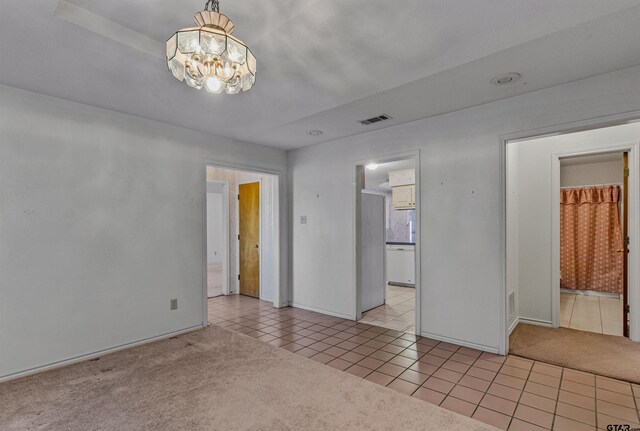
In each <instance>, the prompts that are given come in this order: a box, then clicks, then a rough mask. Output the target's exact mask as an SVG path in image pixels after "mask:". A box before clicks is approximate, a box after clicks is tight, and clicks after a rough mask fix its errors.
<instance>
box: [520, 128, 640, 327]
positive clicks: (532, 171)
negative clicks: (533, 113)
mask: <svg viewBox="0 0 640 431" xmlns="http://www.w3.org/2000/svg"><path fill="white" fill-rule="evenodd" d="M638 141H640V123H631V124H625V125H620V126H615V127H609V128H602V129H596V130H590V131H586V132H579V133H571V134H566V135H559V136H551V137H546V138H539V139H532V140H527V141H521V142H513V143H510V144H508V146H509V147H510V148H511V147H515V148H517V151H518V161H517V172H518V192H519V196H520V199H519V204H518V205H519V208H518V216H519V219H518V224H519V229H518V239H519V251H518V255H519V258H518V260H519V290H518V293H519V311H520V318H521V319H526V320H529V321H533V322H538V323H542V324H547V325H551V324H552V316H553V308H552V299H553V298H552V283H551V281H552V280H551V277H552V275H551V274H552V272H551V269H552V268H551V255H552V252H551V227H552V218H551V207H552V205H551V196H552V193H554V191H553V190H552V189H551V187H552V185H551V180H552V167H551V166H552V164H551V159H552V154H554V153H563V152H571V151H594V150H600V149H603V148H606V147H614V146H622V145H625V144H634V143H636V142H638ZM620 172H622V171H621V170H620Z"/></svg>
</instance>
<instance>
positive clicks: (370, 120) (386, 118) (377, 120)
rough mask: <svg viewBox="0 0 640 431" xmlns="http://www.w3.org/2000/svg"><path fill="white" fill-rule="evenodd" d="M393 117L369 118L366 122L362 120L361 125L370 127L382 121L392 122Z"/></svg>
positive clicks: (383, 115) (384, 115) (379, 116)
mask: <svg viewBox="0 0 640 431" xmlns="http://www.w3.org/2000/svg"><path fill="white" fill-rule="evenodd" d="M390 119H391V117H390V116H388V115H387V114H382V115H378V116H377V117H371V118H367V119H366V120H361V121H360V124H362V125H363V126H368V125H369V124H373V123H379V122H380V121H385V120H390Z"/></svg>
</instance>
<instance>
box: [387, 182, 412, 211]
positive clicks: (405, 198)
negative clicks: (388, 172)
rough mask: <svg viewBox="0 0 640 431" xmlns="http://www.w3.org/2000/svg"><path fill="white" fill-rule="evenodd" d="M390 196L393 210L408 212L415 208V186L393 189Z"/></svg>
mask: <svg viewBox="0 0 640 431" xmlns="http://www.w3.org/2000/svg"><path fill="white" fill-rule="evenodd" d="M392 194H393V207H394V208H395V209H397V210H409V209H414V208H415V207H416V186H415V185H414V184H411V185H408V186H399V187H394V188H393V191H392Z"/></svg>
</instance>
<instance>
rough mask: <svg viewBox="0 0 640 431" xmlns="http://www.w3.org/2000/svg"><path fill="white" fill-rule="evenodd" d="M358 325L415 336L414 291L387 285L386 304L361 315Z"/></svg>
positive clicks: (409, 288)
mask: <svg viewBox="0 0 640 431" xmlns="http://www.w3.org/2000/svg"><path fill="white" fill-rule="evenodd" d="M360 323H368V324H370V325H374V326H381V327H383V328H387V329H395V330H397V331H402V332H407V333H409V334H415V332H416V324H415V323H416V289H414V288H412V287H402V286H392V285H387V298H386V304H384V305H381V306H380V307H376V308H374V309H373V310H369V311H367V312H365V313H363V314H362V319H361V320H360Z"/></svg>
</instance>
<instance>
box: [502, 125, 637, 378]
mask: <svg viewBox="0 0 640 431" xmlns="http://www.w3.org/2000/svg"><path fill="white" fill-rule="evenodd" d="M639 142H640V123H638V122H634V123H625V124H621V125H615V126H610V127H602V128H594V129H589V130H582V131H576V132H571V133H565V134H555V135H549V136H543V137H537V138H527V139H522V140H518V141H510V142H508V144H507V154H506V155H507V158H506V159H507V169H506V177H507V178H506V185H507V187H506V191H507V193H506V196H507V199H506V215H507V231H506V251H507V252H506V257H507V261H506V270H507V271H506V279H507V283H506V285H507V291H506V296H507V297H506V303H507V316H508V317H509V320H508V327H509V334H510V335H509V353H510V354H515V355H519V356H524V357H527V358H530V359H536V360H543V361H549V362H552V363H555V364H559V365H564V366H569V367H574V368H576V369H581V370H583V371H590V372H594V373H596V374H600V375H608V376H612V377H617V378H627V376H629V375H633V374H634V373H636V374H637V369H639V368H640V356H639V355H638V353H640V345H639V344H638V343H635V342H637V341H640V325H639V323H640V321H639V320H638V315H637V313H638V310H639V308H640V286H639V281H640V279H639V277H638V275H639V274H638V269H639V268H638V263H639V262H638V258H637V244H638V243H639V232H640V225H639V223H638V222H639V218H638V204H639V199H638V190H639V189H640V184H639V183H638V181H639V176H638V170H637V169H638V165H639V163H640V161H639ZM625 327H628V332H627V329H626V328H625ZM612 352H616V353H615V356H616V362H617V363H616V364H613V363H612V361H611V360H610V359H609V357H610V356H611V355H612ZM621 358H625V359H621ZM634 370H635V371H634Z"/></svg>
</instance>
